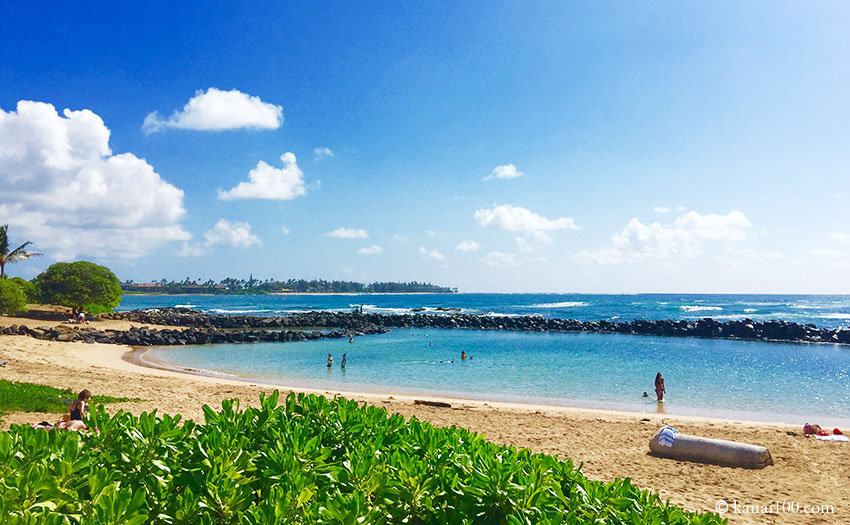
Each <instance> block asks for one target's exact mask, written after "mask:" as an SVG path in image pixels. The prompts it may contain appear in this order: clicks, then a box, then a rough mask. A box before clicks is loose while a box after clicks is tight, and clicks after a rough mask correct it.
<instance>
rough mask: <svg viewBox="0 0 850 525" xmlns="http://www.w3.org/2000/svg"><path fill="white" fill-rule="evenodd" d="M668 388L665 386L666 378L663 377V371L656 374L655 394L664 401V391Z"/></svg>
mask: <svg viewBox="0 0 850 525" xmlns="http://www.w3.org/2000/svg"><path fill="white" fill-rule="evenodd" d="M665 392H667V390H666V389H665V388H664V378H663V377H661V372H658V373H657V374H655V395H656V396H658V400H659V401H664V393H665Z"/></svg>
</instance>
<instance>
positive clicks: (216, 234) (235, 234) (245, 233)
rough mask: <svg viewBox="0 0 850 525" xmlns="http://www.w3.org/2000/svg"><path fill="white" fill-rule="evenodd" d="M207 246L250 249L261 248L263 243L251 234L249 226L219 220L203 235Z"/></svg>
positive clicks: (245, 223) (244, 223)
mask: <svg viewBox="0 0 850 525" xmlns="http://www.w3.org/2000/svg"><path fill="white" fill-rule="evenodd" d="M204 239H205V241H206V242H205V244H206V245H207V246H232V247H234V248H250V247H251V246H262V245H263V241H261V240H260V238H259V237H257V236H256V235H254V234H252V233H251V225H250V224H248V223H247V222H230V221H228V220H227V219H219V220H218V222H216V223H215V226H213V227H212V229H211V230H208V231H207V233H205V234H204Z"/></svg>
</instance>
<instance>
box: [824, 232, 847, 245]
mask: <svg viewBox="0 0 850 525" xmlns="http://www.w3.org/2000/svg"><path fill="white" fill-rule="evenodd" d="M829 238H830V239H832V240H833V241H838V242H846V243H850V233H841V232H829Z"/></svg>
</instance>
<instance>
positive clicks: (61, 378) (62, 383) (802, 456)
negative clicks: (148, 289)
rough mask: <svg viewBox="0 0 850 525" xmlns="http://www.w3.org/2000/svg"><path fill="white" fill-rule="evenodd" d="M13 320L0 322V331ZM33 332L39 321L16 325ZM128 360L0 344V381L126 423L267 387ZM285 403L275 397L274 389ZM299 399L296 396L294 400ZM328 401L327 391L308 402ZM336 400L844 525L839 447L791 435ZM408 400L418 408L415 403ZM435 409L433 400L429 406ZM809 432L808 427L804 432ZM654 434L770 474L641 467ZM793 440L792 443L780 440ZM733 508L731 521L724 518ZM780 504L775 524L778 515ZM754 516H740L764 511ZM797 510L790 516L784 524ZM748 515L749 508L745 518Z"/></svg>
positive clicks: (706, 498) (455, 403) (652, 418)
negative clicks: (756, 454) (85, 401)
mask: <svg viewBox="0 0 850 525" xmlns="http://www.w3.org/2000/svg"><path fill="white" fill-rule="evenodd" d="M21 321H22V320H17V319H13V320H9V319H8V318H6V319H2V318H0V325H7V324H12V322H18V323H20V322H21ZM25 322H26V323H27V324H30V325H33V326H34V325H35V324H37V323H43V322H47V321H33V320H25ZM124 324H128V323H123V322H120V321H110V322H109V323H104V322H98V323H97V326H98V328H101V329H104V328H114V329H126V328H128V327H129V326H124ZM132 350H133V349H132V348H130V347H127V346H120V345H102V344H85V343H63V342H54V341H41V340H37V339H33V338H29V337H25V336H0V361H2V360H8V363H7V364H6V366H5V368H2V369H0V371H1V372H2V376H0V377H2V378H3V379H8V380H12V381H23V382H31V383H39V384H47V385H51V386H55V387H60V388H70V389H72V390H74V391H77V390H81V389H83V388H88V389H89V390H91V391H92V392H94V393H95V394H108V395H112V396H120V397H128V398H139V399H141V400H142V401H139V402H128V403H119V404H113V405H109V407H108V408H109V410H110V411H115V410H118V409H124V410H129V411H132V412H135V413H138V412H142V411H151V410H157V411H159V412H160V413H181V414H183V415H184V416H185V417H188V418H192V419H196V420H200V419H202V418H203V415H202V414H203V413H202V410H201V407H202V405H203V404H210V405H213V406H219V404H220V402H221V400H222V399H228V398H234V397H238V398H240V400H241V401H242V402H243V403H255V402H256V401H257V399H258V397H259V395H260V393H261V392H264V391H271V390H273V389H274V388H280V387H273V386H270V385H262V384H255V383H246V382H241V381H233V380H227V379H219V378H212V377H204V376H197V375H190V374H187V373H182V372H178V371H169V370H158V369H152V368H147V367H143V366H139V365H137V364H134V363H132V362H129V361H128V360H126V359H124V357H125V356H126V355H127V354H128V353H130V352H132ZM281 390H282V391H286V389H285V388H281ZM298 390H300V391H305V389H298ZM316 393H319V394H322V395H328V396H332V395H336V394H338V393H337V392H333V391H324V390H322V391H317V392H316ZM344 395H345V396H346V397H349V398H352V399H356V400H359V401H363V402H367V403H371V404H375V405H379V406H383V407H385V408H386V409H387V410H388V411H391V412H398V413H400V414H403V415H404V416H405V417H411V416H416V417H417V418H420V419H424V420H427V421H430V422H431V423H433V424H435V425H440V426H450V425H457V426H462V427H466V428H469V429H471V430H474V431H476V432H480V433H482V434H484V435H485V436H486V437H487V438H488V439H489V440H491V441H494V442H496V443H502V444H509V445H514V446H517V447H527V448H530V449H532V450H533V451H535V452H542V453H546V454H554V455H557V456H558V457H561V458H569V459H572V460H573V461H574V462H575V463H576V464H579V463H582V464H583V467H582V470H583V471H584V473H585V474H586V475H588V476H589V477H591V478H594V479H600V480H611V479H613V478H616V477H630V478H632V480H633V482H634V484H636V485H637V486H639V487H641V488H644V489H650V490H652V491H655V492H657V493H658V494H660V495H661V497H662V498H665V499H669V500H670V501H671V502H672V503H675V504H677V505H680V506H682V507H684V508H686V509H689V510H694V511H701V512H703V511H712V510H715V508H718V507H716V505H718V502H719V501H720V502H725V504H724V503H719V505H720V508H723V507H724V506H725V505H728V509H729V512H727V513H725V514H724V517H727V518H729V520H730V523H800V524H803V523H846V522H848V521H850V468H848V465H850V443H831V442H822V441H818V440H816V439H814V438H806V437H804V436H802V428H800V427H790V426H787V425H782V424H770V423H754V422H745V421H732V420H720V419H709V418H695V417H679V416H669V415H658V414H645V413H628V412H613V411H602V410H588V409H577V408H567V407H552V406H535V405H521V404H510V403H499V402H482V401H470V400H460V399H445V401H448V402H450V403H451V405H452V407H451V408H436V407H429V406H422V405H414V403H413V397H411V396H405V395H386V394H381V395H378V394H352V393H345V394H344ZM417 397H420V396H417ZM430 399H436V398H430ZM3 419H4V422H3V429H6V428H8V426H9V425H10V424H16V423H34V422H38V421H41V420H42V419H45V420H48V421H51V420H55V419H57V416H56V415H55V414H39V413H12V414H7V415H6V416H4V418H3ZM812 423H815V421H812ZM664 424H668V425H671V426H673V427H675V428H677V429H679V430H680V431H681V432H685V433H688V434H695V435H700V436H706V437H714V438H722V439H731V440H736V441H743V442H747V443H752V444H757V445H762V446H766V447H768V448H769V449H770V451H771V453H772V455H773V458H774V461H775V465H774V466H771V467H767V468H765V469H762V470H744V469H736V468H726V467H718V466H712V465H702V464H694V463H680V462H676V461H673V460H668V459H660V458H655V457H652V456H649V455H648V451H649V449H648V442H649V439H650V438H651V437H652V436H653V435H654V434H655V433H656V432H657V431H658V429H659V428H660V427H661V426H663V425H664ZM792 433H793V434H792ZM736 502H737V507H738V510H739V512H738V513H734V512H733V510H734V508H735V505H736ZM783 502H784V503H785V508H786V510H787V512H785V511H783V509H782V506H783ZM771 503H773V508H765V509H764V510H765V511H766V512H764V513H763V512H761V510H762V509H761V508H759V509H758V512H755V509H754V508H753V507H752V506H758V507H761V506H764V507H767V506H769V505H771ZM797 505H799V512H794V510H795V509H796V508H797V507H796V506H797ZM806 505H832V506H833V507H834V514H810V513H809V514H806V513H803V510H804V507H805V506H806ZM745 506H750V507H745Z"/></svg>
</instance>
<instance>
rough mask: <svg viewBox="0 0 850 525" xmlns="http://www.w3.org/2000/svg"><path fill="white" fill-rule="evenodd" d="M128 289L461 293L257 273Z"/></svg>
mask: <svg viewBox="0 0 850 525" xmlns="http://www.w3.org/2000/svg"><path fill="white" fill-rule="evenodd" d="M121 290H122V291H124V293H131V294H133V293H137V294H138V293H143V294H214V295H254V294H286V293H328V294H332V293H457V288H448V287H446V286H437V285H436V284H431V283H420V282H417V281H411V282H409V283H401V282H399V283H393V282H374V283H370V284H363V283H358V282H355V281H326V280H324V279H313V280H310V281H308V280H305V279H289V280H286V281H277V280H274V279H266V280H263V281H261V280H258V279H254V278H253V276H252V277H251V278H249V279H248V280H245V279H233V278H230V277H228V278H227V279H223V280H222V281H220V282H218V283H216V282H215V281H213V280H212V279H210V280H208V281H206V282H200V281H197V280H194V281H193V280H190V279H188V278H187V279H185V280H184V281H166V280H165V279H162V280H161V281H156V282H149V283H136V282H133V281H125V282H123V283H121Z"/></svg>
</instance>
